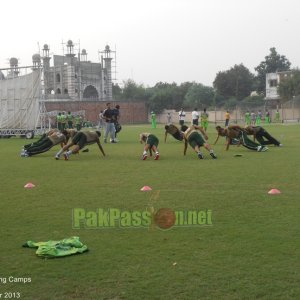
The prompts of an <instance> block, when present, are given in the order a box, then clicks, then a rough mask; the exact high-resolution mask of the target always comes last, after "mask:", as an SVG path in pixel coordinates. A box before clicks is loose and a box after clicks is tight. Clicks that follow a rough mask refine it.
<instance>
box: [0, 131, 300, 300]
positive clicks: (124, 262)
mask: <svg viewBox="0 0 300 300" xmlns="http://www.w3.org/2000/svg"><path fill="white" fill-rule="evenodd" d="M266 129H267V130H268V131H269V132H270V133H271V134H272V135H274V136H275V137H276V138H278V139H279V140H280V141H281V142H282V143H283V144H284V147H282V148H279V147H273V146H270V147H269V148H270V149H269V151H268V152H265V153H257V152H252V151H249V150H247V149H246V148H243V147H239V148H238V147H236V146H231V148H230V150H229V151H228V152H225V150H224V143H225V140H224V139H221V140H219V142H218V144H217V145H216V146H215V147H214V148H215V152H216V154H217V155H218V159H217V160H212V159H211V158H210V157H209V155H208V153H207V152H204V154H205V159H204V160H199V159H198V158H197V156H196V154H195V153H194V152H193V151H192V149H191V148H188V152H187V156H186V157H184V156H183V143H180V142H178V141H176V140H174V139H173V138H172V137H171V136H169V137H168V141H167V143H166V144H165V143H164V142H163V136H164V130H163V126H162V125H160V126H159V128H157V129H152V130H151V128H150V127H149V125H136V126H123V130H122V132H121V133H120V134H119V139H120V143H118V144H103V147H104V149H105V151H106V153H107V156H106V157H105V158H104V157H103V156H102V155H101V154H100V152H99V150H98V148H97V145H91V146H89V147H88V148H89V150H90V151H89V152H88V153H81V154H80V155H76V156H75V155H74V156H71V158H70V160H69V161H64V160H59V161H56V160H54V154H55V153H56V151H57V150H58V147H55V148H53V149H51V150H50V151H49V152H47V153H44V154H41V155H37V156H35V157H31V158H21V157H20V149H21V146H22V145H23V144H24V143H27V142H28V140H24V139H21V138H11V139H0V153H1V155H0V168H1V175H0V176H1V178H0V179H1V187H0V196H1V200H0V220H1V246H0V250H1V256H0V259H1V265H0V295H1V294H2V296H1V297H2V299H4V296H5V295H6V296H7V295H8V294H5V293H7V292H11V293H17V292H18V293H20V296H21V297H20V299H299V298H300V285H299V280H300V276H299V270H300V259H299V247H300V242H299V231H300V230H299V229H300V225H299V208H300V202H299V199H300V189H299V178H300V168H299V166H300V159H299V149H300V139H299V130H300V126H299V125H270V126H268V127H266ZM147 131H148V132H149V131H151V132H153V133H154V134H156V135H157V136H158V137H159V139H160V154H161V157H160V160H158V161H154V160H153V158H148V160H146V161H142V160H141V159H140V157H141V154H142V149H143V146H142V145H141V144H139V143H138V134H139V133H140V132H147ZM208 135H209V141H210V142H211V143H213V142H214V140H215V138H216V133H215V130H214V129H213V125H210V128H209V131H208ZM235 154H242V155H243V156H241V157H235V156H234V155H235ZM28 182H32V183H34V184H35V185H36V187H35V188H34V189H25V188H24V185H25V184H26V183H28ZM145 185H148V186H150V187H151V188H152V191H151V192H141V191H140V189H141V188H142V187H143V186H145ZM271 188H277V189H279V190H280V191H281V192H282V193H281V194H280V195H268V191H269V190H270V189H271ZM150 207H154V209H156V210H157V209H159V208H171V209H173V210H209V209H210V210H211V211H212V225H209V226H190V227H189V226H183V227H179V226H177V227H173V228H171V229H169V230H161V229H158V228H157V227H156V226H150V227H138V228H134V227H131V228H104V229H103V228H102V229H84V228H82V229H73V224H72V210H73V209H74V208H84V209H86V210H87V211H95V210H96V209H98V208H103V209H109V208H118V209H120V210H126V211H144V210H149V208H150ZM70 236H79V237H80V240H81V241H82V242H83V243H85V244H86V245H87V246H88V247H89V250H90V251H89V252H87V253H84V254H80V255H74V256H69V257H65V258H57V259H43V258H39V257H37V256H36V254H35V249H29V248H22V247H21V246H22V244H23V243H24V242H26V241H27V240H33V241H48V240H59V239H63V238H67V237H70ZM10 276H12V277H14V278H31V282H30V283H26V284H23V283H11V282H8V280H9V278H11V277H10ZM1 278H2V282H1ZM3 278H7V283H6V284H5V283H4V282H3V280H4V279H3ZM11 298H16V297H13V295H12V297H11Z"/></svg>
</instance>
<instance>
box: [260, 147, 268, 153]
mask: <svg viewBox="0 0 300 300" xmlns="http://www.w3.org/2000/svg"><path fill="white" fill-rule="evenodd" d="M268 150H269V148H268V147H263V148H262V149H261V152H266V151H268Z"/></svg>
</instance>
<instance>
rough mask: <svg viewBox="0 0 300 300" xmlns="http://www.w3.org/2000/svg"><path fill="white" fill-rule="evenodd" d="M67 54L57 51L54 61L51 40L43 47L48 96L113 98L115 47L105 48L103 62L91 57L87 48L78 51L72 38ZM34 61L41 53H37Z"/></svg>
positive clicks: (59, 97) (102, 99) (46, 93)
mask: <svg viewBox="0 0 300 300" xmlns="http://www.w3.org/2000/svg"><path fill="white" fill-rule="evenodd" d="M65 50H66V53H65V55H53V65H52V66H51V65H50V60H51V57H50V55H49V52H50V48H49V46H48V45H47V44H45V45H44V47H43V49H42V52H43V54H42V57H41V59H42V61H43V66H44V68H43V72H44V90H45V99H46V100H47V99H49V100H50V99H60V100H62V99H68V100H99V101H110V100H111V99H112V76H111V74H112V66H111V61H112V59H113V58H112V51H111V50H110V47H109V46H108V45H107V46H106V47H105V50H104V51H103V52H101V54H102V56H101V62H100V63H95V62H91V61H88V60H87V51H86V49H82V51H81V53H78V54H75V52H74V43H73V41H72V40H68V41H67V43H66V49H65ZM32 59H33V65H34V66H35V65H36V64H37V62H38V56H36V54H35V55H33V57H32Z"/></svg>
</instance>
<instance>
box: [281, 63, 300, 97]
mask: <svg viewBox="0 0 300 300" xmlns="http://www.w3.org/2000/svg"><path fill="white" fill-rule="evenodd" d="M278 93H279V95H280V97H281V98H282V99H283V100H290V99H292V98H293V97H295V96H299V95H300V70H298V69H295V70H293V71H292V73H291V74H290V76H287V77H286V78H284V79H282V80H281V81H280V83H279V86H278Z"/></svg>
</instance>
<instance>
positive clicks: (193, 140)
mask: <svg viewBox="0 0 300 300" xmlns="http://www.w3.org/2000/svg"><path fill="white" fill-rule="evenodd" d="M181 129H182V130H183V131H184V133H183V137H184V151H183V154H184V155H186V150H187V144H188V143H189V144H190V146H191V147H192V148H193V149H194V151H195V152H196V153H197V155H198V158H199V159H203V158H204V156H203V153H202V152H201V149H200V147H202V146H203V147H204V148H205V149H206V150H207V151H209V154H210V156H211V157H212V158H213V159H216V158H217V156H216V155H215V153H214V150H213V149H212V148H211V146H210V145H209V144H208V143H207V141H206V140H207V139H208V136H207V135H206V133H205V131H204V129H203V128H202V127H200V126H197V125H192V126H190V127H187V126H185V125H183V126H182V127H181Z"/></svg>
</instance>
